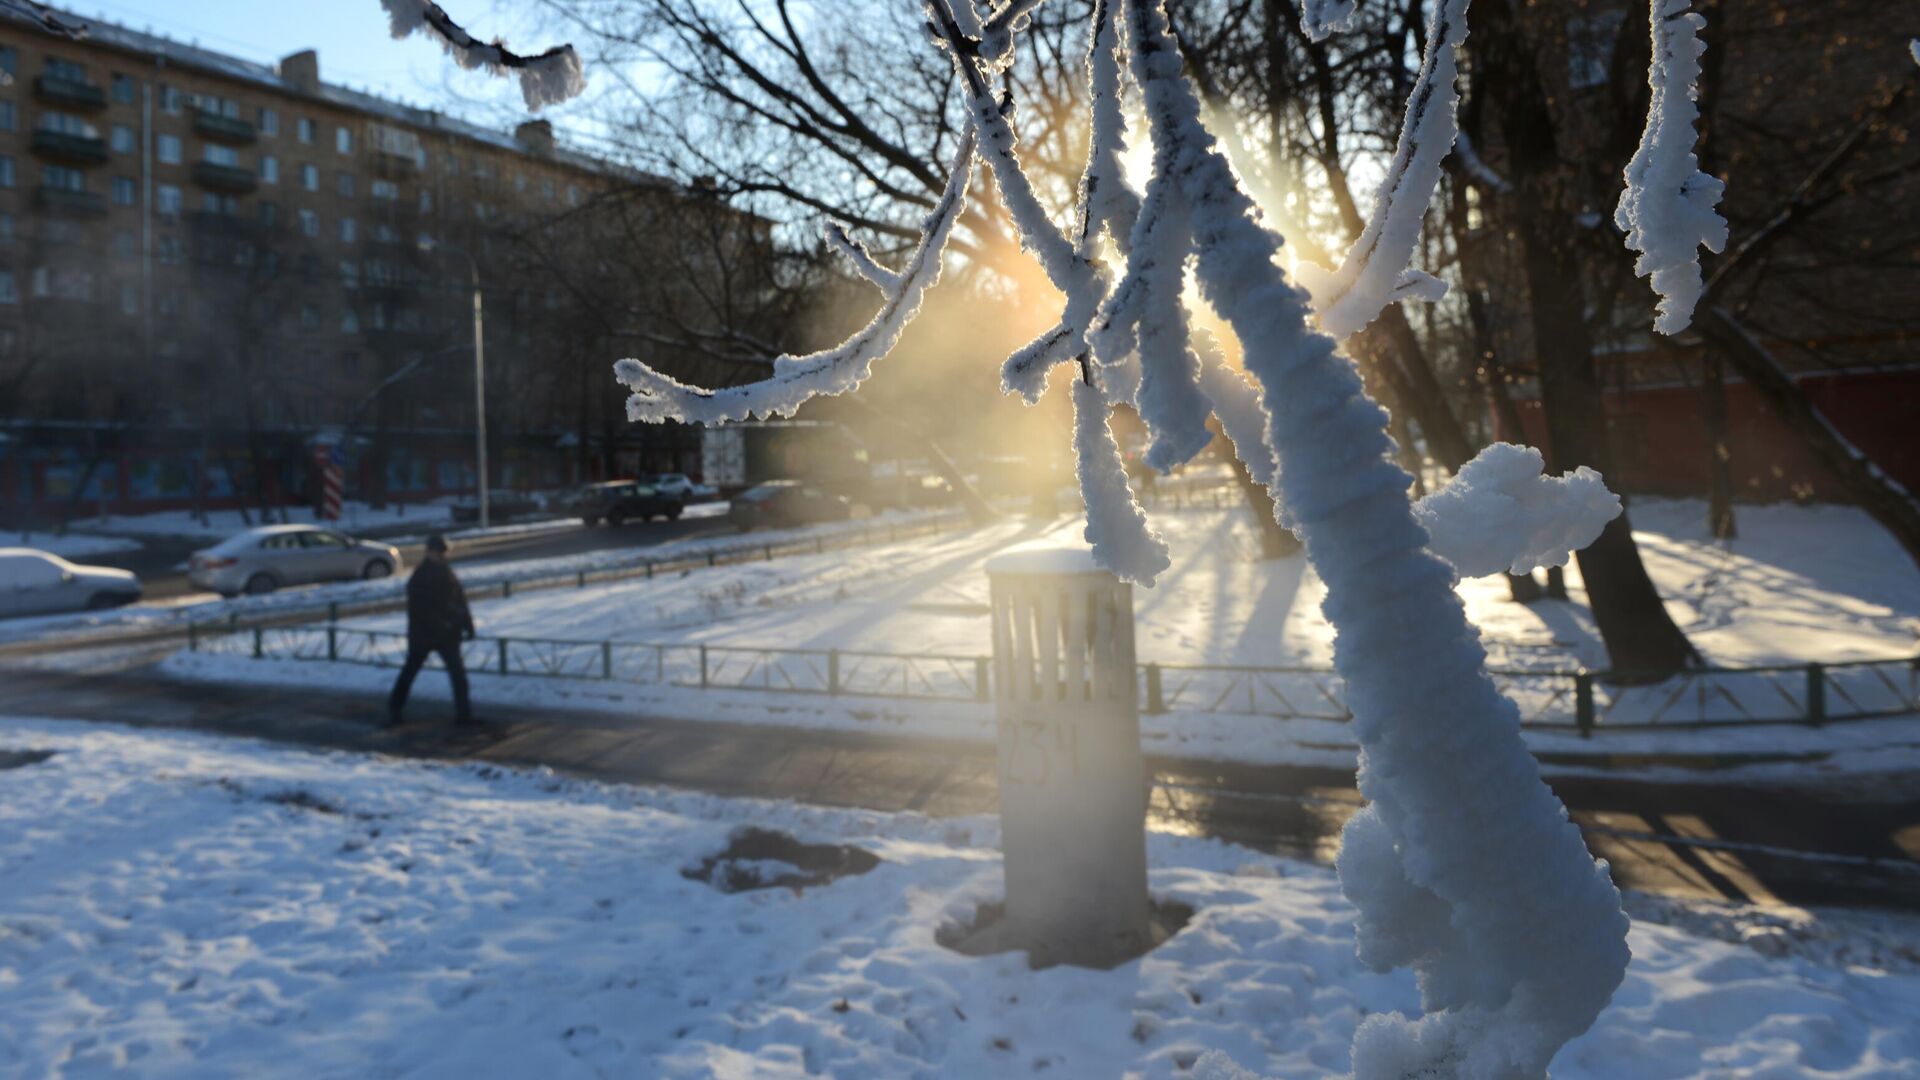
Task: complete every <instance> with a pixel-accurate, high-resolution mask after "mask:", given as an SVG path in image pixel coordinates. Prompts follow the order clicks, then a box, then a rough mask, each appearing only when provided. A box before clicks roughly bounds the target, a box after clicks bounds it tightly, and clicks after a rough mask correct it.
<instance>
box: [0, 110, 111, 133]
mask: <svg viewBox="0 0 1920 1080" xmlns="http://www.w3.org/2000/svg"><path fill="white" fill-rule="evenodd" d="M7 115H9V116H11V115H12V112H11V108H9V110H8V112H7ZM7 130H9V131H11V130H13V128H12V125H8V127H7ZM40 130H42V131H57V132H59V133H60V134H62V135H72V136H74V137H75V138H80V139H97V138H99V137H100V133H99V132H98V131H96V130H94V126H93V125H92V124H89V123H87V122H86V121H85V120H83V119H81V118H80V117H78V116H75V115H73V114H72V113H63V112H54V111H52V110H48V111H46V112H43V113H41V114H40Z"/></svg>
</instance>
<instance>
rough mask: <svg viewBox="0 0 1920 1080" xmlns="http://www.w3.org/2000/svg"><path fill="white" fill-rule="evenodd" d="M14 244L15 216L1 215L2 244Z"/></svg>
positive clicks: (0, 240)
mask: <svg viewBox="0 0 1920 1080" xmlns="http://www.w3.org/2000/svg"><path fill="white" fill-rule="evenodd" d="M11 243H13V215H12V214H0V244H11Z"/></svg>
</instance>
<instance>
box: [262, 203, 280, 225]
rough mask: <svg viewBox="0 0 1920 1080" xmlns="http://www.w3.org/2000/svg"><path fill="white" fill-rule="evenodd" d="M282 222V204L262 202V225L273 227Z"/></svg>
mask: <svg viewBox="0 0 1920 1080" xmlns="http://www.w3.org/2000/svg"><path fill="white" fill-rule="evenodd" d="M279 221H280V204H279V203H276V202H266V201H262V202H261V203H260V224H262V225H266V226H268V227H272V226H273V225H276V224H278V223H279Z"/></svg>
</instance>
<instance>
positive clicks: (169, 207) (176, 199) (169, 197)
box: [153, 184, 180, 217]
mask: <svg viewBox="0 0 1920 1080" xmlns="http://www.w3.org/2000/svg"><path fill="white" fill-rule="evenodd" d="M153 208H154V209H155V210H158V211H159V212H160V214H161V216H163V217H178V216H179V215H180V189H179V188H177V187H174V186H173V185H172V184H161V185H160V186H159V187H157V188H155V189H153Z"/></svg>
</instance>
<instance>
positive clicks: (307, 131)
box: [294, 116, 313, 143]
mask: <svg viewBox="0 0 1920 1080" xmlns="http://www.w3.org/2000/svg"><path fill="white" fill-rule="evenodd" d="M294 129H295V133H296V134H297V135H298V136H299V138H300V141H301V142H303V143H310V142H312V141H313V121H312V120H311V119H308V118H307V117H304V116H303V117H301V118H300V119H299V121H298V122H297V123H296V124H295V125H294Z"/></svg>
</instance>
